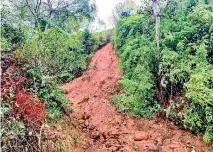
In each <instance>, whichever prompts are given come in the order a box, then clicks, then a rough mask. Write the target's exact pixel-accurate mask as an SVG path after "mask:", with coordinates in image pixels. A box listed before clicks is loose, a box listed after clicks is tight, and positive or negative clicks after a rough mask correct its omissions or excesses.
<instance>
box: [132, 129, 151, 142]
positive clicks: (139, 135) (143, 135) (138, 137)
mask: <svg viewBox="0 0 213 152" xmlns="http://www.w3.org/2000/svg"><path fill="white" fill-rule="evenodd" d="M133 139H134V140H135V141H142V140H148V139H149V134H148V133H147V132H144V131H140V132H136V133H135V134H134V138H133Z"/></svg>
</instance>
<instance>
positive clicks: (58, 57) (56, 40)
mask: <svg viewBox="0 0 213 152" xmlns="http://www.w3.org/2000/svg"><path fill="white" fill-rule="evenodd" d="M20 53H21V57H22V59H24V62H25V63H26V64H28V66H27V67H28V69H29V70H30V69H32V68H33V69H34V70H36V71H37V72H38V73H40V75H41V79H42V81H43V82H45V81H46V80H47V79H48V78H52V77H54V78H56V79H57V80H58V81H60V82H65V81H69V80H71V79H73V78H74V77H75V76H79V75H80V74H81V72H82V70H84V69H86V58H87V57H86V55H85V54H84V52H83V46H82V44H81V42H80V41H79V38H78V37H77V36H75V35H67V34H66V33H64V31H62V30H61V29H59V28H56V27H54V28H51V29H49V30H47V31H46V32H42V33H41V34H40V35H39V36H35V37H33V38H32V39H29V40H28V41H27V43H26V45H25V47H24V49H23V50H21V52H20Z"/></svg>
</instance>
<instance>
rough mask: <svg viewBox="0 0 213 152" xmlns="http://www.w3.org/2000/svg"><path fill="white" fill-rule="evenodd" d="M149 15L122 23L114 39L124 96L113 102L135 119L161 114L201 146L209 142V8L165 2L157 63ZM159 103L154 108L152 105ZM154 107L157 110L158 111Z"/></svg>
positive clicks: (212, 77) (212, 128)
mask: <svg viewBox="0 0 213 152" xmlns="http://www.w3.org/2000/svg"><path fill="white" fill-rule="evenodd" d="M151 16H152V14H151V12H150V11H149V10H147V11H145V12H144V13H143V14H136V15H133V16H130V17H127V18H121V19H120V20H119V21H118V22H117V24H116V29H115V32H114V35H113V40H114V41H113V44H114V46H115V47H116V49H117V53H118V55H119V56H120V58H121V60H120V63H121V68H122V71H123V73H124V76H123V78H122V80H121V81H120V84H121V85H122V86H123V87H124V89H125V91H126V93H125V94H119V95H115V96H113V97H112V102H113V103H115V104H116V105H117V106H118V108H119V110H120V111H122V112H124V111H126V110H127V111H131V112H133V114H135V115H139V116H145V117H147V116H152V115H153V114H154V112H155V111H156V110H159V111H161V112H165V114H166V116H167V117H168V118H169V119H171V120H172V121H174V122H175V123H176V124H179V125H182V126H184V127H185V128H187V129H190V130H191V131H193V132H195V133H200V132H203V133H204V137H203V139H204V141H205V142H206V143H210V142H211V140H212V139H213V117H212V116H213V65H212V59H213V56H212V54H213V52H212V50H213V47H212V46H213V41H212V36H213V35H212V34H213V30H212V29H213V26H212V25H213V6H212V5H211V4H204V3H202V2H197V3H192V2H189V1H182V2H176V1H171V2H169V3H168V4H167V5H166V7H165V8H163V12H162V14H161V16H162V17H161V23H160V51H161V54H160V56H161V58H160V61H159V60H158V59H157V55H156V53H157V51H156V50H157V48H156V46H155V27H154V26H155V21H154V18H152V17H151ZM157 101H158V102H157ZM158 104H160V105H161V108H158V107H160V106H159V105H158Z"/></svg>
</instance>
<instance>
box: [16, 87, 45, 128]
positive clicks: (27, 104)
mask: <svg viewBox="0 0 213 152" xmlns="http://www.w3.org/2000/svg"><path fill="white" fill-rule="evenodd" d="M14 108H15V109H16V110H15V111H16V114H19V115H21V116H22V117H23V119H24V122H25V123H27V124H29V125H36V126H40V125H41V124H42V122H43V120H44V118H45V116H46V111H45V108H44V106H43V105H42V103H41V102H40V101H39V99H38V97H37V95H35V94H32V93H27V92H26V91H25V90H22V91H19V92H18V93H17V94H16V101H15V107H14Z"/></svg>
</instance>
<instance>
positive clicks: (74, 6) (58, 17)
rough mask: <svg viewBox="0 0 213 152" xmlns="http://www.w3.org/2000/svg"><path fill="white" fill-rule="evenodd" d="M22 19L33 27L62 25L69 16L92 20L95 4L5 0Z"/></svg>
mask: <svg viewBox="0 0 213 152" xmlns="http://www.w3.org/2000/svg"><path fill="white" fill-rule="evenodd" d="M5 1H6V3H5V4H7V5H9V6H11V7H12V8H13V10H14V11H15V12H18V13H19V14H22V17H23V20H24V21H25V22H27V23H30V25H31V26H33V27H38V26H40V25H42V24H43V25H44V26H45V28H47V27H48V26H51V25H57V26H59V27H64V22H65V21H67V20H68V19H69V18H70V17H71V18H74V19H75V20H78V21H82V20H84V19H87V20H90V21H91V20H93V19H94V16H95V12H96V5H95V4H94V3H92V4H89V2H88V1H87V0H5Z"/></svg>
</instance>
